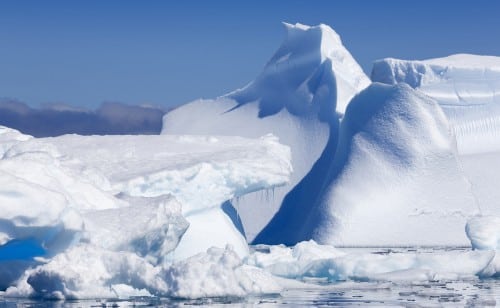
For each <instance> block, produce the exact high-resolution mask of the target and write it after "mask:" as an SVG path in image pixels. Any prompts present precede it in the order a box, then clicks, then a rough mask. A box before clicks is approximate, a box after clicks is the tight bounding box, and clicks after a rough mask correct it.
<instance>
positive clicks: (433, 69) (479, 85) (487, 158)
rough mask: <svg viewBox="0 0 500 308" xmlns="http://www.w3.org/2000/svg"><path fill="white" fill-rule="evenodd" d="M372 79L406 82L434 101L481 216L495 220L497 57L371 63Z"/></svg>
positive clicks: (499, 104) (499, 130)
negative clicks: (452, 138) (453, 140)
mask: <svg viewBox="0 0 500 308" xmlns="http://www.w3.org/2000/svg"><path fill="white" fill-rule="evenodd" d="M371 77H372V80H373V81H374V82H382V83H387V84H396V83H407V84H408V85H410V86H411V87H412V88H415V89H418V90H419V91H421V92H423V93H425V94H426V95H428V96H430V97H432V98H434V99H435V100H436V101H437V102H438V104H439V106H440V107H441V109H442V110H443V112H444V114H445V115H446V118H447V120H448V122H449V123H450V126H451V128H452V129H453V132H454V134H455V137H456V142H457V148H458V153H459V160H460V163H461V165H462V168H463V170H464V173H465V175H466V177H467V179H468V180H469V181H470V185H471V187H472V193H473V194H474V196H475V198H476V199H477V201H478V204H479V205H480V207H481V210H482V214H483V215H499V214H500V209H499V207H498V205H497V200H499V198H500V190H498V189H497V188H496V184H495V183H496V182H497V179H498V168H497V166H499V165H500V155H499V153H500V57H494V56H479V55H469V54H457V55H452V56H449V57H445V58H438V59H429V60H423V61H416V60H399V59H391V58H388V59H382V60H379V61H377V62H375V64H374V66H373V70H372V75H371Z"/></svg>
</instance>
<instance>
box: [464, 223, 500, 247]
mask: <svg viewBox="0 0 500 308" xmlns="http://www.w3.org/2000/svg"><path fill="white" fill-rule="evenodd" d="M465 230H466V232H467V236H468V237H469V239H470V242H471V244H472V247H473V248H475V249H479V250H488V249H489V250H499V251H500V217H497V216H476V217H473V218H471V219H469V221H467V226H466V227H465Z"/></svg>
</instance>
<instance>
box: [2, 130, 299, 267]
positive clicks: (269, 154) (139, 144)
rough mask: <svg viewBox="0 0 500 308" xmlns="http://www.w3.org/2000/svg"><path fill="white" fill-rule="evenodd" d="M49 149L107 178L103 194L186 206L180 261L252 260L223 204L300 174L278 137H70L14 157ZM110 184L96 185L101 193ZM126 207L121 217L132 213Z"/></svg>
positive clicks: (70, 164) (71, 165) (73, 166)
mask: <svg viewBox="0 0 500 308" xmlns="http://www.w3.org/2000/svg"><path fill="white" fill-rule="evenodd" d="M117 145H119V146H117ZM48 146H51V147H54V148H55V151H57V153H60V155H61V159H60V160H61V162H60V164H61V165H62V166H63V167H64V168H66V169H68V170H88V169H90V170H95V171H96V172H94V173H97V174H100V175H103V176H104V178H105V181H106V182H108V186H109V187H107V186H104V187H103V188H104V189H107V190H109V192H111V193H113V194H117V193H125V194H128V195H131V196H136V197H156V196H161V195H165V194H171V195H172V196H174V197H175V198H176V199H177V200H178V201H179V202H180V203H181V204H182V215H183V216H184V217H185V218H186V219H187V221H188V222H189V223H190V228H191V230H189V229H188V230H187V233H186V234H185V238H186V239H185V240H183V241H184V242H181V243H180V246H179V251H178V252H175V253H174V254H171V255H170V257H169V258H175V259H179V258H185V257H188V256H192V255H194V254H196V253H199V252H203V251H206V250H207V249H208V248H210V247H211V246H217V247H225V245H226V244H231V245H233V247H234V250H235V251H236V252H237V253H238V254H239V255H240V256H241V257H243V256H245V255H246V254H247V252H248V248H247V244H246V240H245V237H244V236H243V235H242V234H241V233H240V232H239V231H238V230H237V229H236V227H235V225H234V223H233V222H232V221H231V220H230V219H229V218H228V217H227V215H226V214H225V213H224V212H223V210H222V208H221V205H222V204H223V203H225V202H226V201H227V200H231V199H233V198H237V197H240V196H243V195H245V194H248V193H250V192H254V191H259V190H262V189H271V188H273V187H276V186H281V185H284V184H286V183H287V182H288V179H289V177H290V174H291V172H292V166H291V157H290V149H289V148H288V147H286V146H283V145H281V144H280V143H279V142H278V139H277V138H276V137H275V136H273V135H265V136H262V137H260V138H258V139H248V138H241V137H229V136H220V137H215V136H212V137H207V136H187V135H184V136H171V135H161V136H91V137H83V136H76V135H67V136H62V137H57V138H42V139H33V140H31V141H29V142H27V143H25V144H23V145H22V146H21V145H19V146H17V147H15V148H14V149H12V150H11V151H12V152H14V150H15V151H19V152H24V151H27V150H28V149H33V148H44V147H48ZM94 173H92V174H94ZM93 179H94V177H87V179H86V180H87V181H89V182H92V180H93ZM102 182H103V181H102V180H99V181H98V182H95V183H93V184H94V185H96V186H98V185H100V183H102ZM123 207H124V205H122V206H120V209H119V210H118V211H116V212H122V211H124V209H123ZM239 209H241V207H240V208H239ZM250 210H252V211H258V210H257V209H250ZM108 212H113V211H108ZM209 218H212V219H214V221H213V222H211V221H209V220H210V219H209ZM215 221H216V222H217V223H215ZM195 230H196V231H195Z"/></svg>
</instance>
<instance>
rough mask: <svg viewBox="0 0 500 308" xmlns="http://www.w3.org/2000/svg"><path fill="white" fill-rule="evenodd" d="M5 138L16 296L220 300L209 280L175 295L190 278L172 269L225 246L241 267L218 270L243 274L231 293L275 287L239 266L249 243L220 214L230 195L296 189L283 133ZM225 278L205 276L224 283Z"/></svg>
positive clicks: (1, 263)
mask: <svg viewBox="0 0 500 308" xmlns="http://www.w3.org/2000/svg"><path fill="white" fill-rule="evenodd" d="M6 131H7V132H8V133H9V134H10V137H9V138H7V137H8V136H9V135H6V134H3V135H2V136H3V137H5V139H6V140H5V141H6V143H5V144H9V147H5V148H4V149H5V153H4V154H3V158H2V159H0V182H1V184H2V187H1V188H0V199H1V200H0V201H2V202H0V209H1V214H0V215H1V219H0V240H1V243H0V288H1V289H5V288H7V287H9V286H10V287H11V288H9V289H8V291H7V292H6V294H7V295H11V296H28V295H29V296H42V297H48V298H87V297H123V296H125V297H127V296H131V295H145V294H146V295H151V294H159V295H168V296H184V295H185V296H189V295H190V294H192V296H197V295H196V294H204V295H207V296H211V294H212V296H216V295H221V292H222V291H221V289H217V290H215V289H213V287H211V284H210V283H207V284H202V285H201V286H199V287H198V288H197V289H196V292H198V293H196V292H195V291H192V293H189V292H191V291H189V290H191V289H189V290H187V291H186V290H184V289H176V288H177V287H179V286H180V285H182V281H186V287H188V283H187V280H182V279H184V276H182V275H181V276H179V275H180V274H178V275H177V276H175V275H174V274H172V275H174V276H173V277H170V276H172V275H170V274H169V272H168V271H171V272H172V273H176V272H175V271H174V269H175V268H176V267H175V266H176V265H171V264H172V261H173V260H179V259H182V260H185V259H186V258H187V257H190V256H193V255H195V254H197V253H199V252H204V251H206V250H207V249H208V248H210V247H212V246H216V247H225V246H226V245H228V244H230V245H232V247H234V248H231V249H230V250H228V251H227V253H223V254H221V256H220V258H222V259H223V261H224V260H226V259H227V258H230V256H233V255H234V256H236V257H235V258H236V259H235V260H239V261H238V262H239V263H237V264H236V263H235V265H234V266H232V267H231V266H229V265H228V264H229V263H228V264H225V263H224V264H222V265H221V266H222V267H221V270H220V271H223V270H226V271H228V272H233V271H236V273H237V274H235V276H234V277H235V278H234V279H236V280H235V281H239V280H238V279H241V281H239V282H238V283H239V284H238V285H235V289H234V290H233V291H231V290H227V291H228V292H229V293H228V294H234V295H241V294H247V293H252V292H258V293H260V292H264V293H265V292H268V291H267V290H270V291H269V292H275V290H276V287H275V286H276V284H273V285H272V287H269V288H268V285H267V284H266V282H265V281H261V280H260V278H262V277H267V276H269V275H267V274H265V273H262V274H259V273H260V272H261V271H260V270H258V269H247V268H246V267H245V268H244V269H237V267H240V265H241V264H242V263H241V257H244V256H245V255H246V254H247V253H248V246H247V244H246V240H245V238H244V235H243V234H242V233H241V230H238V229H237V228H236V226H235V223H234V222H233V220H234V219H236V218H237V217H234V216H232V217H230V216H228V215H227V214H226V212H227V213H229V211H228V209H223V208H222V205H223V204H224V203H225V202H226V201H227V200H230V199H232V198H236V197H239V196H241V195H244V194H245V193H248V192H253V191H257V190H260V189H270V188H272V187H274V186H279V185H283V184H285V183H286V182H287V180H288V177H289V174H290V173H291V171H292V169H291V164H290V151H289V149H288V148H287V147H285V146H283V145H281V144H279V143H278V140H277V139H276V138H275V137H273V136H270V135H269V136H265V137H262V138H260V139H245V138H241V137H204V136H140V137H139V136H108V137H102V136H101V137H100V136H90V137H82V136H76V135H71V136H63V137H57V138H46V139H36V138H30V137H28V136H26V137H24V136H23V135H21V134H18V133H16V132H15V131H8V130H6ZM225 211H226V212H225ZM236 215H237V213H236ZM232 219H233V220H232ZM13 249H14V250H13ZM214 249H215V248H214ZM13 251H14V252H15V253H13ZM210 251H211V252H214V253H215V251H217V250H216V249H215V250H210ZM211 252H209V255H210V256H212V255H214V253H211ZM209 261H210V260H208V261H207V262H208V263H210V262H209ZM183 262H184V261H183ZM185 262H188V261H185ZM193 262H194V261H193ZM214 262H215V261H214ZM235 262H236V261H235ZM195 263H196V262H195ZM215 263H217V262H215ZM174 264H177V266H178V267H179V266H181V267H182V266H184V265H182V264H185V263H174ZM226 265H227V266H226ZM190 266H191V265H190V264H187V265H185V266H184V267H183V268H185V269H186V270H187V269H189V268H190ZM207 266H208V267H207V268H208V269H210V268H212V266H211V265H207ZM167 268H168V269H169V270H167ZM203 269H205V267H201V269H200V270H203ZM183 271H184V270H182V271H181V272H180V273H184V272H183ZM195 271H196V270H195ZM220 271H216V272H215V273H213V276H207V279H208V281H212V280H210V279H215V280H217V279H221V278H220V277H219V276H217V274H220ZM169 275H170V276H169ZM245 275H247V276H248V277H247V276H245ZM266 275H267V276H266ZM254 276H255V277H260V278H259V280H258V281H257V280H255V281H254V280H253V279H254V278H253V277H254ZM245 277H246V278H245ZM255 279H257V278H255ZM269 286H270V285H269ZM204 288H207V289H206V290H205V289H204ZM211 288H212V289H211ZM231 292H233V293H231Z"/></svg>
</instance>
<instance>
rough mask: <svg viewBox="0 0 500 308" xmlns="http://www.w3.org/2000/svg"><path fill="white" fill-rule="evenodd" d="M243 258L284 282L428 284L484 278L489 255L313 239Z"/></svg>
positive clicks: (489, 266) (488, 265)
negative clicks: (345, 245) (379, 249)
mask: <svg viewBox="0 0 500 308" xmlns="http://www.w3.org/2000/svg"><path fill="white" fill-rule="evenodd" d="M268 249H269V251H267V252H266V251H264V250H262V249H259V250H257V251H255V252H253V253H252V254H251V255H250V256H249V257H248V258H247V260H248V261H247V262H248V264H251V265H254V266H257V267H260V268H263V269H265V270H266V271H268V272H270V273H272V274H274V275H277V276H280V277H286V278H294V279H301V280H303V279H305V280H311V279H312V278H314V279H323V281H325V280H326V281H331V282H332V281H344V280H356V281H367V280H371V281H392V282H411V281H432V280H443V279H451V280H457V279H474V278H476V277H477V276H486V275H485V274H486V270H487V269H489V270H490V272H488V274H489V276H491V275H492V274H494V273H495V272H494V271H491V267H492V264H493V263H492V262H493V261H492V260H493V259H494V257H495V253H493V252H490V251H487V252H484V251H483V252H481V251H443V250H436V251H430V252H406V251H404V250H403V251H400V252H389V253H385V254H380V253H372V252H370V251H369V250H367V249H364V250H362V249H354V250H353V249H350V250H347V249H336V248H334V247H332V246H329V245H318V244H316V243H315V242H313V241H309V242H301V243H299V244H297V245H296V246H295V247H284V246H269V247H268Z"/></svg>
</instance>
